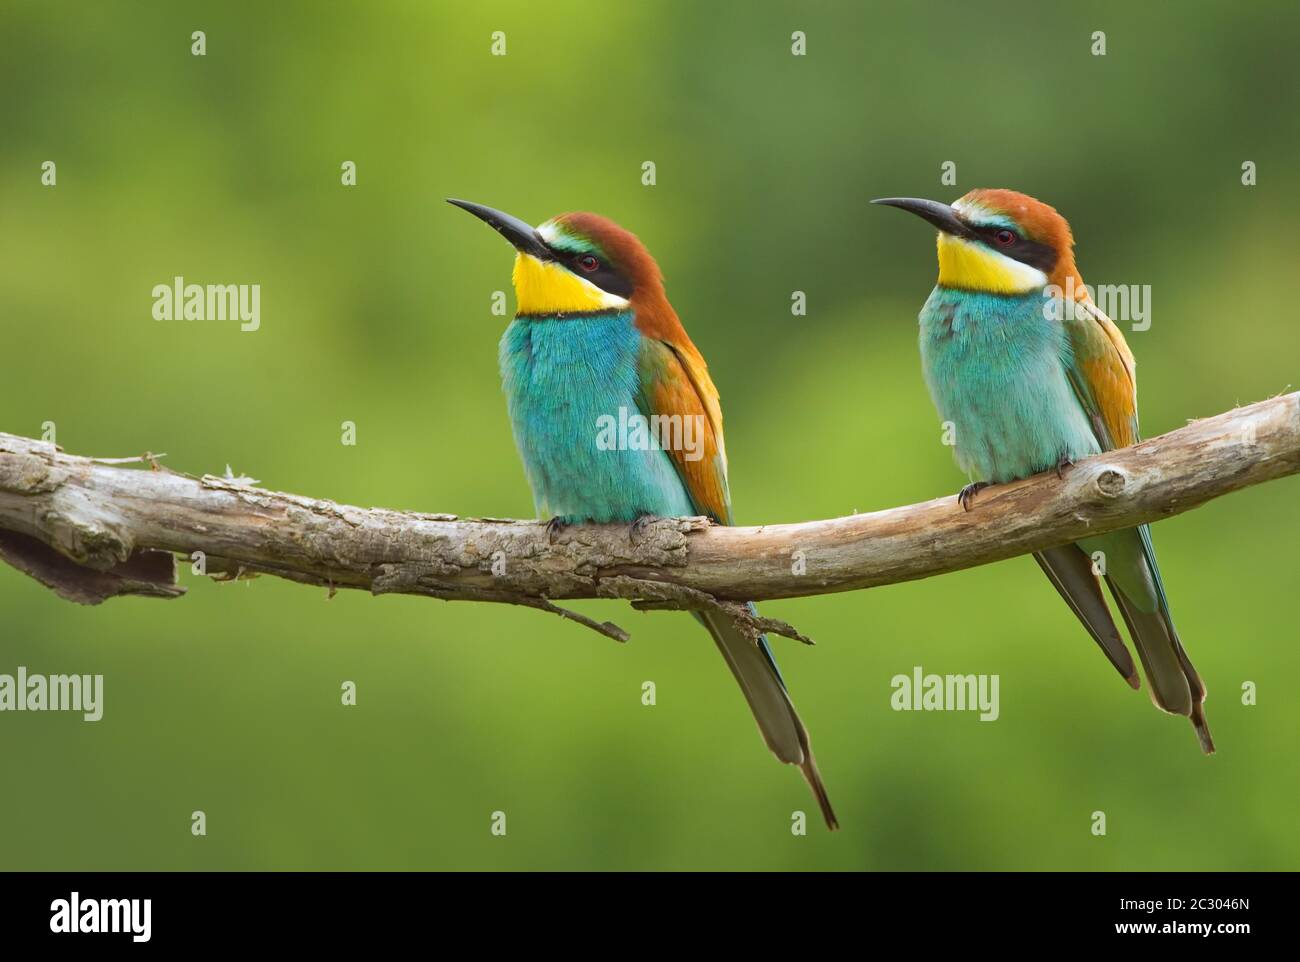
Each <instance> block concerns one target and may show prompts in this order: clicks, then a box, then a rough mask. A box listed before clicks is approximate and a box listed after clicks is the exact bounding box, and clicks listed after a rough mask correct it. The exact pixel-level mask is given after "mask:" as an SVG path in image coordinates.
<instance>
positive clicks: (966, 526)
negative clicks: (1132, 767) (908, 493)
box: [0, 394, 1300, 641]
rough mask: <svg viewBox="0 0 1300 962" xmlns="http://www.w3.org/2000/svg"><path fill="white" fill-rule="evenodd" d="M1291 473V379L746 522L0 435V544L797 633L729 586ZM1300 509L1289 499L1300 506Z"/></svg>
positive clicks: (990, 545) (112, 563)
mask: <svg viewBox="0 0 1300 962" xmlns="http://www.w3.org/2000/svg"><path fill="white" fill-rule="evenodd" d="M1297 472H1300V394H1288V395H1283V396H1280V397H1275V398H1272V399H1270V400H1267V401H1261V402H1259V403H1257V404H1252V405H1250V406H1248V407H1243V408H1238V409H1236V410H1233V411H1229V412H1227V413H1224V414H1220V415H1217V416H1215V417H1211V418H1206V419H1204V420H1201V421H1196V422H1193V423H1192V424H1189V425H1188V426H1186V427H1183V428H1180V429H1178V430H1176V431H1172V432H1170V433H1169V434H1165V435H1162V436H1160V437H1157V438H1151V439H1149V440H1147V441H1144V442H1142V443H1141V444H1138V445H1136V446H1134V447H1131V448H1125V449H1123V450H1119V451H1113V452H1110V453H1107V454H1104V455H1100V456H1097V457H1094V458H1089V459H1088V460H1086V461H1082V462H1079V463H1078V464H1075V465H1073V466H1071V467H1069V468H1066V469H1065V471H1064V476H1063V477H1058V476H1057V474H1056V473H1055V472H1047V473H1045V474H1041V475H1038V476H1036V477H1033V478H1029V479H1026V480H1024V481H1017V482H1014V483H1011V484H1005V485H999V486H996V487H991V488H987V489H985V490H983V491H981V492H980V493H979V494H977V495H976V496H975V498H974V500H973V503H972V506H971V510H970V511H964V510H962V508H961V507H960V506H959V505H958V503H957V499H956V498H955V497H954V496H952V495H947V496H945V497H942V498H938V499H935V500H932V501H926V502H922V503H919V504H913V505H908V506H906V507H898V508H890V509H888V510H885V511H875V512H871V513H867V514H856V515H852V516H850V517H843V518H832V519H828V520H823V521H806V522H800V523H796V524H777V525H761V526H758V527H732V528H726V527H718V526H716V525H711V524H709V523H708V522H707V521H705V520H704V519H701V518H681V519H665V520H657V521H652V522H650V523H648V524H645V525H639V526H637V528H636V529H635V530H633V529H631V528H629V527H628V526H617V525H615V526H595V525H583V526H575V527H571V528H567V529H564V530H563V531H561V532H559V533H558V534H555V535H552V533H550V532H548V530H547V528H546V526H545V525H543V524H541V523H539V522H536V521H510V520H500V519H493V518H458V517H455V516H453V515H446V514H425V513H419V512H409V511H407V512H403V511H393V510H388V509H384V508H358V507H351V506H348V505H341V504H336V503H334V502H332V501H323V500H317V499H315V498H307V497H302V496H300V495H294V494H283V493H278V492H273V491H266V490H263V489H261V488H258V487H255V486H254V485H253V484H252V483H250V482H248V481H247V480H245V479H235V478H223V477H217V476H212V475H205V476H203V477H191V476H189V475H185V474H180V473H177V472H174V471H171V470H168V469H167V468H165V467H162V466H161V464H160V463H159V461H158V459H157V458H156V457H154V456H152V455H144V456H141V457H139V458H114V459H103V458H87V457H77V456H74V455H69V454H65V453H63V452H62V451H61V450H60V449H58V448H57V447H55V446H54V445H52V444H48V443H45V442H41V441H35V440H31V439H28V438H22V437H18V436H15V435H9V434H0V558H2V559H3V560H5V561H8V562H9V563H10V564H12V565H13V566H14V567H16V568H18V569H19V570H21V571H24V572H25V573H27V574H29V575H31V576H32V577H34V578H36V579H37V580H39V581H41V582H42V583H43V584H45V585H47V586H49V587H50V588H52V589H53V590H54V591H56V592H57V593H58V594H60V595H61V596H62V597H65V598H68V599H69V600H72V601H76V602H80V603H83V604H93V603H97V602H100V601H103V600H105V599H106V598H110V597H114V596H116V595H124V594H135V595H146V596H152V597H174V596H176V595H179V594H182V593H183V591H184V589H183V588H181V587H179V586H178V585H177V584H176V575H175V563H174V560H173V558H174V556H176V555H180V556H182V561H183V562H184V563H192V559H193V557H194V553H195V552H202V554H203V556H204V564H205V566H206V573H207V574H209V575H211V576H214V577H218V578H234V577H245V576H251V575H258V574H264V575H274V576H277V577H280V578H287V579H289V580H292V581H297V582H301V583H304V584H313V585H321V586H325V587H328V588H329V589H331V590H334V589H338V588H360V589H365V590H368V591H371V592H373V593H375V594H385V593H392V592H398V593H404V594H417V595H426V596H429V597H433V598H442V599H444V600H456V601H484V602H501V603H507V604H518V605H526V606H529V607H533V608H539V609H542V610H546V611H551V612H554V613H558V614H562V615H563V616H565V617H568V618H572V619H574V620H576V621H579V622H581V623H583V624H586V625H587V626H588V627H592V628H595V629H596V630H598V631H601V632H602V633H604V634H607V635H609V636H611V637H614V638H619V639H620V640H625V639H626V634H625V633H624V632H623V631H622V630H621V629H619V628H618V627H617V626H615V625H612V624H609V623H597V622H594V621H592V620H591V619H588V618H586V617H585V616H583V615H580V614H577V613H575V612H570V611H566V610H564V609H561V608H558V607H557V606H556V605H555V604H554V601H556V600H560V599H567V598H600V597H609V598H625V599H628V600H631V601H633V603H634V605H635V606H637V607H640V608H709V607H718V606H721V607H723V608H725V609H726V610H727V611H728V612H729V613H730V614H732V615H734V616H737V617H739V618H741V619H742V620H744V619H749V620H748V624H749V627H750V628H751V629H752V630H753V631H755V632H758V631H774V632H777V633H780V634H788V635H790V636H791V637H797V638H800V639H801V640H804V641H806V640H807V639H804V638H803V637H802V636H801V635H799V634H798V632H795V631H794V629H792V628H790V626H788V625H784V624H782V623H780V622H775V621H772V620H770V619H760V618H750V616H748V615H747V613H746V612H745V609H744V608H743V607H742V606H740V605H739V604H737V603H738V602H741V601H748V600H754V601H762V600H764V599H769V598H791V597H798V596H804V595H817V594H826V593H829V592H834V591H850V590H854V589H859V588H869V587H873V586H877V585H885V584H891V583H895V582H900V581H909V580H913V579H916V578H925V577H929V576H931V575H937V574H943V573H945V572H949V571H955V570H958V569H961V568H969V567H973V566H975V565H981V564H988V563H990V562H993V561H1000V560H1002V559H1005V558H1010V557H1013V556H1015V555H1020V554H1025V553H1028V552H1031V551H1037V550H1039V549H1042V548H1046V547H1050V546H1052V545H1058V544H1065V543H1067V542H1070V541H1074V540H1076V539H1077V538H1079V537H1081V536H1083V535H1085V534H1098V533H1102V532H1105V531H1111V530H1115V529H1118V528H1125V527H1131V526H1132V525H1135V524H1139V523H1143V522H1149V521H1156V520H1159V519H1160V518H1164V517H1167V516H1169V515H1173V514H1178V513H1180V512H1183V511H1187V510H1189V509H1191V508H1194V507H1196V506H1198V505H1201V504H1204V503H1205V502H1206V501H1209V500H1211V499H1213V498H1217V497H1220V496H1222V495H1224V494H1228V493H1230V492H1232V491H1237V490H1240V489H1242V488H1245V487H1249V486H1251V485H1254V484H1259V483H1261V482H1264V481H1270V480H1273V479H1275V478H1281V477H1284V476H1286V475H1292V474H1296V473H1297ZM1298 510H1300V509H1298Z"/></svg>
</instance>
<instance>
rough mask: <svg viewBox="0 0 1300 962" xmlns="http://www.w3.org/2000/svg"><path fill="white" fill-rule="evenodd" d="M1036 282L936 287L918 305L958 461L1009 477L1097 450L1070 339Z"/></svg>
mask: <svg viewBox="0 0 1300 962" xmlns="http://www.w3.org/2000/svg"><path fill="white" fill-rule="evenodd" d="M1045 303H1046V300H1045V298H1044V297H1043V296H1042V294H1041V293H1039V292H1033V293H1030V294H1026V295H1014V296H1008V295H999V294H984V293H978V292H972V291H960V290H953V289H950V288H945V287H936V288H935V289H934V291H933V292H932V293H931V294H930V298H929V300H927V301H926V302H925V307H923V308H922V309H921V315H920V321H921V366H922V370H923V371H924V374H925V382H926V385H927V386H928V387H929V389H930V396H931V397H932V398H933V399H934V404H935V407H936V408H938V410H939V416H940V418H941V419H942V420H943V421H946V422H951V424H952V428H953V435H954V440H955V442H956V458H957V463H958V464H959V465H960V466H961V467H962V469H963V470H965V471H966V472H967V473H968V474H969V475H970V476H971V478H972V479H973V480H977V481H1009V480H1011V479H1013V478H1022V477H1027V476H1028V475H1031V474H1035V473H1037V472H1039V471H1044V470H1047V469H1048V468H1050V467H1053V466H1055V465H1056V464H1057V463H1058V461H1060V459H1062V458H1067V459H1069V460H1072V461H1073V460H1078V459H1080V458H1084V457H1087V456H1088V455H1091V454H1096V453H1098V452H1099V451H1100V448H1099V446H1098V444H1097V439H1096V437H1095V436H1094V434H1093V432H1092V428H1091V426H1090V424H1089V423H1088V418H1087V416H1086V415H1085V414H1084V411H1083V408H1082V407H1081V406H1080V404H1079V402H1078V400H1077V398H1076V397H1075V395H1074V391H1073V389H1072V388H1071V387H1070V383H1069V380H1068V379H1067V376H1066V370H1067V366H1068V365H1069V364H1070V363H1071V359H1070V345H1069V340H1068V337H1067V335H1066V333H1065V330H1064V328H1063V327H1062V326H1061V323H1060V322H1059V321H1053V320H1051V319H1050V318H1049V317H1048V316H1047V314H1046V313H1045V312H1044V304H1045Z"/></svg>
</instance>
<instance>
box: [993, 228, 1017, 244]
mask: <svg viewBox="0 0 1300 962" xmlns="http://www.w3.org/2000/svg"><path fill="white" fill-rule="evenodd" d="M993 239H994V240H995V241H997V244H998V246H999V247H1010V246H1011V245H1012V244H1014V243H1015V242H1016V235H1015V232H1014V231H1009V230H1006V229H1005V228H1003V229H1002V230H1000V231H998V232H997V233H996V234H994V235H993Z"/></svg>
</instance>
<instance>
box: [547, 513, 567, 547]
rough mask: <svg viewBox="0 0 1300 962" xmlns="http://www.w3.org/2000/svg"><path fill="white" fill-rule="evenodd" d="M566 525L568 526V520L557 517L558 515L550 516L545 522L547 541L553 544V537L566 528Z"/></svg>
mask: <svg viewBox="0 0 1300 962" xmlns="http://www.w3.org/2000/svg"><path fill="white" fill-rule="evenodd" d="M568 526H569V522H567V521H565V520H564V519H563V518H558V517H556V518H552V519H551V520H550V521H548V522H546V541H547V543H548V544H555V539H556V538H557V537H559V535H560V533H561V532H563V531H564V529H565V528H567V527H568Z"/></svg>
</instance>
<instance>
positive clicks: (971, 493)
mask: <svg viewBox="0 0 1300 962" xmlns="http://www.w3.org/2000/svg"><path fill="white" fill-rule="evenodd" d="M988 486H989V482H988V481H972V482H971V483H970V484H968V485H966V487H964V488H962V489H961V490H960V491H959V492H957V503H958V504H960V505H961V507H962V510H963V511H969V510H970V502H971V498H973V497H975V495H976V493H977V492H979V491H983V490H984V489H985V488H987V487H988Z"/></svg>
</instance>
